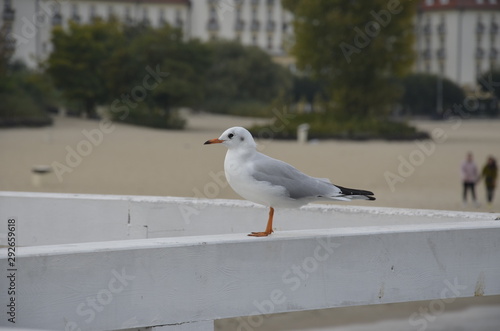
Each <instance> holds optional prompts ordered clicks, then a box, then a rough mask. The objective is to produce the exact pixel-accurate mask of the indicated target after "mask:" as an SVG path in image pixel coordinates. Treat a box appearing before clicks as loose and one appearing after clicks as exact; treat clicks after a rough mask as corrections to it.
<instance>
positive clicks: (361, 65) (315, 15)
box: [283, 0, 416, 120]
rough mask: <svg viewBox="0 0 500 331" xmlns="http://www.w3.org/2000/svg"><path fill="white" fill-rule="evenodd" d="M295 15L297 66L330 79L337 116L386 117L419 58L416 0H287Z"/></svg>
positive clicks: (332, 109)
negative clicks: (414, 23) (400, 83)
mask: <svg viewBox="0 0 500 331" xmlns="http://www.w3.org/2000/svg"><path fill="white" fill-rule="evenodd" d="M283 3H284V5H285V7H286V8H288V9H289V10H291V11H292V12H293V14H294V21H293V26H294V33H295V44H294V46H293V47H292V53H293V54H294V55H295V56H296V58H297V65H298V67H299V68H300V69H302V70H304V71H305V72H310V73H312V74H313V76H315V77H316V78H319V79H320V80H321V81H323V82H325V84H326V89H327V93H328V94H329V95H330V96H331V101H332V102H331V103H330V105H329V106H328V110H329V111H330V112H331V113H332V114H333V115H334V116H335V118H336V119H342V118H344V119H349V118H350V119H352V118H357V119H360V120H361V119H364V118H367V117H372V118H380V117H382V118H385V116H386V115H387V114H388V113H389V112H390V110H391V108H392V106H393V105H394V103H395V102H396V101H397V99H398V97H399V95H400V93H401V90H400V89H397V88H395V84H396V80H395V78H396V77H400V76H403V75H404V74H406V73H407V72H408V71H409V70H410V67H411V64H412V62H413V58H414V52H413V49H412V47H413V29H412V20H413V17H414V14H415V8H416V2H407V1H405V2H403V3H400V2H398V1H388V0H373V1H370V2H365V1H345V0H329V1H308V0H283Z"/></svg>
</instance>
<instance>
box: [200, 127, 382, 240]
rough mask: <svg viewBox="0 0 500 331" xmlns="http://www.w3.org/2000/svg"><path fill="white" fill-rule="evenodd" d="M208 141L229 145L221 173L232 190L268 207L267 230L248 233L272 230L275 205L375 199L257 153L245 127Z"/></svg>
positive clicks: (228, 131) (290, 206) (265, 232)
mask: <svg viewBox="0 0 500 331" xmlns="http://www.w3.org/2000/svg"><path fill="white" fill-rule="evenodd" d="M209 144H223V145H225V146H226V147H227V148H228V150H227V153H226V158H225V160H224V172H225V175H226V179H227V181H228V183H229V185H230V186H231V187H232V189H233V190H234V191H235V192H236V193H238V194H239V195H240V196H241V197H243V198H245V199H246V200H250V201H252V202H255V203H257V204H261V205H264V206H267V207H269V218H268V221H267V226H266V230H265V231H263V232H252V233H250V234H249V236H252V237H266V236H268V235H270V234H271V233H273V232H274V231H273V217H274V208H299V207H301V206H303V205H306V204H308V203H310V202H315V201H332V200H337V201H350V200H355V199H360V200H375V197H373V195H374V194H373V193H372V192H370V191H365V190H358V189H351V188H345V187H342V186H338V185H334V184H332V183H331V182H330V180H329V179H327V178H315V177H311V176H308V175H306V174H304V173H303V172H301V171H299V170H297V169H296V168H294V167H293V166H291V165H290V164H288V163H286V162H283V161H280V160H276V159H273V158H272V157H269V156H267V155H265V154H262V153H260V152H258V151H257V144H256V143H255V140H254V139H253V137H252V134H251V133H250V132H249V131H248V130H247V129H245V128H242V127H233V128H229V129H227V130H226V131H224V132H223V133H222V135H221V136H220V137H219V138H216V139H210V140H207V141H206V142H205V144H204V145H209Z"/></svg>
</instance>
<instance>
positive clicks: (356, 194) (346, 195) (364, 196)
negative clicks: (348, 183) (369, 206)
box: [333, 185, 375, 201]
mask: <svg viewBox="0 0 500 331" xmlns="http://www.w3.org/2000/svg"><path fill="white" fill-rule="evenodd" d="M335 186H337V187H338V188H339V189H340V195H339V196H336V197H333V199H335V200H342V201H349V200H375V197H374V196H373V195H374V194H373V192H370V191H366V190H358V189H353V188H346V187H342V186H338V185H335Z"/></svg>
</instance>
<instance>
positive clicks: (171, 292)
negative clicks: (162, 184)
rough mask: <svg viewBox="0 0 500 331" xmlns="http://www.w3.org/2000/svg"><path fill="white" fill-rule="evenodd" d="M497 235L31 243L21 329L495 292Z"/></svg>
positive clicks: (120, 325) (367, 230)
mask: <svg viewBox="0 0 500 331" xmlns="http://www.w3.org/2000/svg"><path fill="white" fill-rule="evenodd" d="M498 238H500V223H499V222H495V221H489V222H488V221H486V222H463V223H456V224H450V223H447V224H419V225H404V226H387V227H357V228H339V229H331V230H308V231H288V232H286V231H285V232H278V233H276V234H275V235H273V236H271V237H268V238H251V237H246V236H245V235H240V234H230V235H218V236H198V237H178V238H163V239H146V240H144V239H143V240H128V241H116V242H100V243H87V244H73V245H57V246H39V247H26V248H21V249H19V253H18V256H17V259H18V271H17V273H16V284H17V286H18V292H16V300H17V301H16V302H17V303H18V305H17V321H16V326H20V327H37V328H45V329H68V330H73V329H74V330H77V329H81V330H113V329H114V330H116V329H125V328H132V327H145V326H165V325H174V324H181V325H182V324H186V323H187V324H189V323H192V322H199V321H207V320H214V319H219V318H225V317H235V316H248V315H261V314H264V315H265V314H271V313H278V312H286V311H297V310H309V309H321V308H328V307H342V306H352V305H366V304H378V303H390V302H405V301H417V300H432V299H442V300H446V299H447V298H455V297H470V296H474V295H498V294H500V282H498V279H500V264H499V263H498V261H499V260H500V241H499V240H498ZM4 251H5V249H3V250H2V254H1V258H0V268H1V269H2V270H6V269H7V266H6V261H7V260H6V257H5V256H6V254H5V252H4ZM7 282H8V280H7V278H6V277H2V278H0V288H2V289H5V288H7V287H8V283H7ZM7 300H8V296H7V292H6V291H1V292H0V303H5V302H7ZM255 318H256V319H258V318H263V317H262V316H256V317H255ZM246 322H247V323H251V320H248V321H246ZM0 325H2V326H5V325H7V324H6V321H5V317H2V319H1V320H0Z"/></svg>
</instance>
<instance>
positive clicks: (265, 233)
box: [248, 230, 273, 237]
mask: <svg viewBox="0 0 500 331" xmlns="http://www.w3.org/2000/svg"><path fill="white" fill-rule="evenodd" d="M271 233H273V231H272V230H271V232H267V231H264V232H252V233H249V234H248V236H250V237H267V236H269V235H270V234H271Z"/></svg>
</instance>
